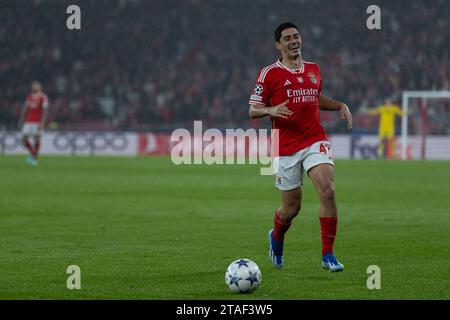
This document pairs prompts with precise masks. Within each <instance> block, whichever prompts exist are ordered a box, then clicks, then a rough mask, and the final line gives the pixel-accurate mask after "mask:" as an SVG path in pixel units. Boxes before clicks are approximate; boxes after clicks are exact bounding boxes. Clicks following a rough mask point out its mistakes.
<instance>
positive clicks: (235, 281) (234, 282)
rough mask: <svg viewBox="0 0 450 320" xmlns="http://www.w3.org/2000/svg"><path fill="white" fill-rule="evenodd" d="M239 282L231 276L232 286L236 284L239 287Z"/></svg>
mask: <svg viewBox="0 0 450 320" xmlns="http://www.w3.org/2000/svg"><path fill="white" fill-rule="evenodd" d="M238 281H239V278H238V277H235V276H230V285H232V284H235V285H237V286H238V287H239V285H238Z"/></svg>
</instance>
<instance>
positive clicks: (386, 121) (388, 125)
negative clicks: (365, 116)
mask: <svg viewBox="0 0 450 320" xmlns="http://www.w3.org/2000/svg"><path fill="white" fill-rule="evenodd" d="M369 114H372V115H376V114H379V115H380V125H379V128H378V134H379V136H380V138H392V137H394V136H395V116H396V115H397V116H401V115H403V112H402V110H401V109H400V108H399V107H398V106H397V105H395V104H384V105H381V106H379V107H378V108H376V109H375V110H371V111H369Z"/></svg>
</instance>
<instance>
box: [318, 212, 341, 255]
mask: <svg viewBox="0 0 450 320" xmlns="http://www.w3.org/2000/svg"><path fill="white" fill-rule="evenodd" d="M320 229H321V233H322V255H324V254H327V253H333V243H334V238H336V229H337V218H336V217H333V218H320Z"/></svg>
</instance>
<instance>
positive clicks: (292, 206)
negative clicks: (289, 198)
mask: <svg viewBox="0 0 450 320" xmlns="http://www.w3.org/2000/svg"><path fill="white" fill-rule="evenodd" d="M300 209H301V205H300V203H299V202H292V203H289V204H288V205H287V206H286V215H287V216H288V217H289V218H290V219H293V218H295V217H296V216H297V215H298V214H299V213H300Z"/></svg>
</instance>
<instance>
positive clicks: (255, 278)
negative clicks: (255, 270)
mask: <svg viewBox="0 0 450 320" xmlns="http://www.w3.org/2000/svg"><path fill="white" fill-rule="evenodd" d="M246 280H247V281H250V286H252V285H253V283H255V282H258V278H257V277H256V274H252V275H251V276H250V277H248V278H247V279H246Z"/></svg>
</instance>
